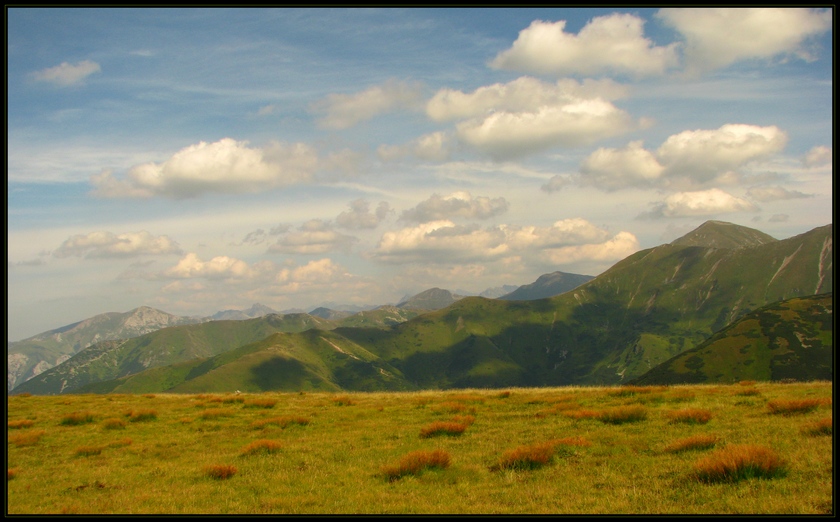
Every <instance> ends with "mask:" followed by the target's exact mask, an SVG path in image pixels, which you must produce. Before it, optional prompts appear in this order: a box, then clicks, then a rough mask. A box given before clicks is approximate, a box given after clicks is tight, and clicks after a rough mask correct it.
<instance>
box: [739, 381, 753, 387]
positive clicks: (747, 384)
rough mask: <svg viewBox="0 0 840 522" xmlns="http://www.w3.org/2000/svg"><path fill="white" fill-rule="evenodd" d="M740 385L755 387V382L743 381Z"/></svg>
mask: <svg viewBox="0 0 840 522" xmlns="http://www.w3.org/2000/svg"><path fill="white" fill-rule="evenodd" d="M738 384H740V385H741V386H755V381H741V382H739V383H738Z"/></svg>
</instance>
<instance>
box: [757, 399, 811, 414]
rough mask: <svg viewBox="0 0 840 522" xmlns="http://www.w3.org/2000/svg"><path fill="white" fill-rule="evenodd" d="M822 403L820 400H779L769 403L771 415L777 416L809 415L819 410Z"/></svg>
mask: <svg viewBox="0 0 840 522" xmlns="http://www.w3.org/2000/svg"><path fill="white" fill-rule="evenodd" d="M821 402H822V401H820V399H793V400H785V399H777V400H774V401H770V402H768V403H767V408H768V409H769V410H770V413H772V414H776V415H793V414H796V413H808V412H809V411H813V410H815V409H817V407H818V406H819V405H820V403H821Z"/></svg>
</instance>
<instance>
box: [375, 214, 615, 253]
mask: <svg viewBox="0 0 840 522" xmlns="http://www.w3.org/2000/svg"><path fill="white" fill-rule="evenodd" d="M608 240H609V233H608V232H607V231H605V230H603V229H600V228H598V227H596V226H594V225H592V224H591V223H589V222H588V221H586V220H584V219H580V218H576V219H566V220H561V221H557V222H556V223H554V224H553V225H552V226H549V227H536V226H517V225H500V226H496V227H489V228H480V227H478V226H475V225H472V226H463V225H456V224H455V223H453V222H452V221H450V220H438V221H430V222H426V223H421V224H419V225H416V226H412V227H406V228H403V229H401V230H396V231H390V232H386V233H385V234H383V235H382V238H381V239H380V241H379V244H378V245H377V247H376V249H375V251H374V252H373V255H372V257H373V258H374V259H377V260H379V261H382V262H385V263H413V262H426V263H444V264H445V263H456V262H458V263H465V262H478V261H493V260H503V259H504V258H516V259H520V256H522V255H523V254H526V253H543V254H546V255H547V253H549V252H550V251H552V250H554V249H563V248H566V247H572V246H582V245H586V244H594V245H597V244H601V243H604V242H605V241H608Z"/></svg>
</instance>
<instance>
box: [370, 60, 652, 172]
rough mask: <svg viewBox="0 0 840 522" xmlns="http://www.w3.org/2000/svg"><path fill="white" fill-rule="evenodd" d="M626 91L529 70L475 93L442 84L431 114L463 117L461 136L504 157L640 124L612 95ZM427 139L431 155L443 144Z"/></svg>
mask: <svg viewBox="0 0 840 522" xmlns="http://www.w3.org/2000/svg"><path fill="white" fill-rule="evenodd" d="M625 95H626V87H624V86H622V85H619V84H616V83H615V82H613V81H612V80H584V81H583V82H578V81H576V80H572V79H564V80H560V81H558V82H557V83H554V84H552V83H546V82H542V81H540V80H537V79H535V78H531V77H527V76H526V77H522V78H518V79H516V80H513V81H511V82H508V83H506V84H501V83H498V84H493V85H490V86H485V87H481V88H479V89H476V90H475V91H473V92H470V93H465V92H462V91H456V90H452V89H441V90H440V91H438V92H437V93H436V94H435V95H434V96H433V97H432V99H431V100H429V102H428V103H427V104H426V114H427V115H428V116H429V118H431V119H432V120H435V121H440V122H442V121H450V120H459V121H458V123H456V130H455V137H456V138H457V139H458V141H459V142H460V143H461V144H465V145H467V146H470V147H473V148H475V149H478V150H480V151H483V152H485V153H487V154H488V155H490V156H491V157H492V158H494V159H497V160H498V159H507V158H514V157H517V156H522V155H525V154H529V153H531V152H535V151H538V150H541V149H545V148H549V147H553V146H567V147H574V146H578V145H585V144H589V143H592V142H594V141H596V140H599V139H603V138H607V137H610V136H615V135H618V134H621V133H624V132H627V131H629V130H631V129H633V128H637V127H639V125H640V123H637V122H634V121H633V120H632V118H631V117H630V116H629V115H628V114H627V113H626V112H624V111H622V110H620V109H618V108H617V107H615V106H614V105H613V104H612V103H611V101H610V100H612V99H616V98H621V97H624V96H625ZM444 137H446V136H443V135H441V136H440V140H441V141H442V140H443V138H444ZM425 145H426V147H424V149H423V150H426V151H427V154H429V155H431V154H432V153H433V152H436V151H437V150H439V149H441V148H442V145H440V146H436V147H432V145H436V143H433V142H430V143H426V144H425ZM383 152H388V153H390V154H392V155H397V154H398V153H400V152H401V153H402V154H405V153H406V151H404V150H402V151H401V150H399V149H387V150H384V151H380V156H382V154H383ZM418 155H419V154H418ZM440 155H443V154H440Z"/></svg>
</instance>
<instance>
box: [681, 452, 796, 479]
mask: <svg viewBox="0 0 840 522" xmlns="http://www.w3.org/2000/svg"><path fill="white" fill-rule="evenodd" d="M786 466H787V464H786V462H785V461H784V460H783V459H782V458H781V457H779V455H778V454H777V453H776V452H775V451H773V450H772V449H770V448H767V447H765V446H760V445H756V444H733V445H729V446H726V447H724V448H722V449H719V450H715V451H714V452H713V453H712V454H711V455H708V456H707V457H704V458H702V459H700V460H698V461H697V462H696V463H695V465H694V477H695V478H696V479H697V480H699V481H700V482H737V481H739V480H745V479H751V478H775V477H781V476H784V474H785V472H786Z"/></svg>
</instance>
